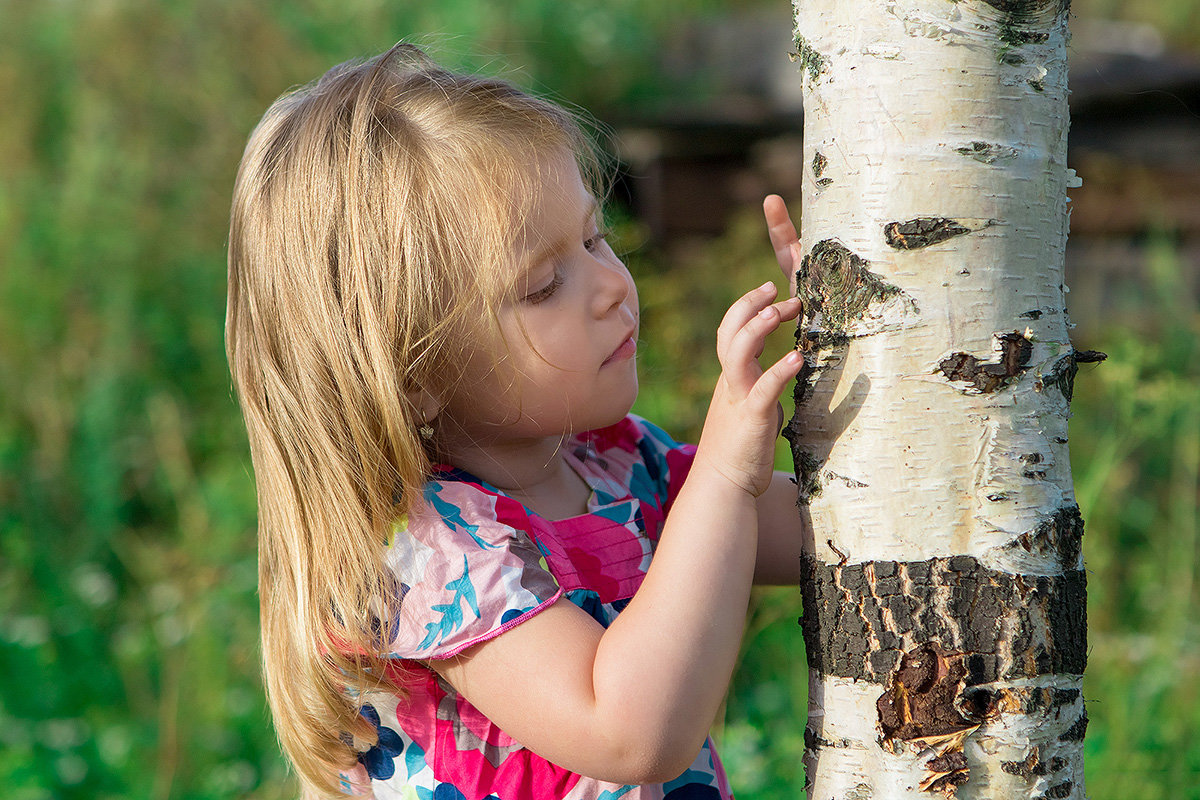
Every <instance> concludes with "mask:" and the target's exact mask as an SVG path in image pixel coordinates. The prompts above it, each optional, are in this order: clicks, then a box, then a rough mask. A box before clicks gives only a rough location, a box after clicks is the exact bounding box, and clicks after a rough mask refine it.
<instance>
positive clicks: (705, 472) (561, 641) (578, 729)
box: [431, 284, 801, 784]
mask: <svg viewBox="0 0 1200 800" xmlns="http://www.w3.org/2000/svg"><path fill="white" fill-rule="evenodd" d="M774 296H775V292H774V287H773V286H770V284H766V285H764V286H763V287H760V288H759V289H756V290H755V291H753V292H750V293H749V294H747V295H745V296H744V297H742V298H741V299H740V300H738V301H737V302H736V303H734V305H733V306H732V307H731V308H730V310H729V312H728V313H727V314H726V315H725V319H724V321H723V322H722V323H721V327H720V328H719V329H718V332H717V353H718V356H719V357H720V360H721V365H722V374H721V377H720V378H719V379H718V382H717V387H716V390H715V391H714V394H713V400H712V404H711V405H710V407H709V413H708V417H707V419H706V421H705V425H704V431H703V434H702V435H701V438H700V444H699V446H698V447H697V451H696V457H695V461H694V463H693V466H692V468H691V471H690V473H689V475H688V477H687V479H686V481H685V482H684V484H683V486H682V487H681V488H680V491H679V494H678V496H677V497H676V498H675V502H674V505H673V506H672V508H671V511H670V513H669V514H668V516H667V520H666V522H665V524H664V527H663V531H662V535H661V537H660V540H659V543H658V547H657V549H656V551H655V555H654V560H653V561H652V563H651V565H650V568H649V570H648V572H647V574H646V577H645V580H644V581H643V582H642V585H641V588H640V589H639V590H638V591H637V594H636V595H635V596H634V597H633V599H632V600H631V601H630V603H629V605H628V606H627V607H626V608H625V610H624V611H622V612H621V614H620V616H618V617H617V619H616V620H615V621H614V622H613V623H612V625H611V626H610V627H609V628H607V629H604V628H602V627H601V626H600V625H599V624H597V623H596V622H595V621H594V620H593V619H592V618H591V617H590V616H588V615H587V614H586V613H584V612H583V611H581V610H580V609H579V608H577V607H576V606H574V605H572V604H571V603H570V602H568V601H559V602H557V603H555V604H554V605H553V606H551V607H550V608H548V609H547V610H545V611H543V612H542V613H541V614H539V615H537V616H536V617H533V618H532V619H529V620H527V621H525V622H523V623H522V624H520V625H518V626H516V627H514V628H513V629H512V630H509V631H507V632H506V633H504V634H503V635H502V636H498V637H496V638H495V639H492V640H489V641H487V642H484V643H481V644H479V645H476V646H475V647H473V648H471V649H469V650H467V651H466V652H465V653H463V654H462V655H461V656H458V657H456V658H453V659H447V660H444V661H435V662H431V666H432V667H433V668H434V669H436V670H437V671H438V672H439V673H440V674H442V675H443V676H444V677H445V678H446V679H447V680H448V681H449V682H450V683H451V684H452V685H453V686H454V687H455V688H456V689H457V690H458V691H459V692H460V693H462V694H463V695H464V696H465V697H466V698H467V699H468V700H469V701H470V702H471V703H472V704H473V705H475V706H476V707H477V708H478V709H479V710H480V711H482V712H483V713H484V714H485V715H486V716H487V717H488V718H489V719H491V720H492V721H493V722H494V723H495V724H496V725H498V726H499V727H500V728H501V729H503V730H504V731H505V732H506V733H508V734H509V735H510V736H512V737H513V738H515V739H516V740H517V741H519V742H521V743H522V744H524V745H525V746H526V747H529V748H530V749H531V750H533V751H534V752H536V753H538V754H539V755H541V756H542V757H544V758H546V759H548V760H550V761H552V762H554V763H556V764H558V765H560V766H562V767H565V768H567V769H569V770H572V771H574V772H579V773H581V774H584V775H589V776H591V777H594V778H597V779H601V780H606V781H611V782H614V783H623V784H642V783H661V782H664V781H667V780H670V779H672V778H675V777H677V776H678V775H680V774H681V773H682V772H683V771H684V770H685V769H686V768H687V767H688V766H689V765H690V764H691V762H692V760H693V759H694V758H695V756H696V753H697V752H699V750H700V747H701V745H702V743H703V741H704V738H705V736H706V735H707V733H708V729H709V726H710V725H711V724H712V720H713V718H714V717H715V716H716V712H717V709H718V706H719V705H720V702H721V699H722V698H723V696H724V694H725V690H726V687H727V685H728V683H729V678H730V674H731V673H732V671H733V665H734V662H735V660H736V657H737V652H738V647H739V644H740V640H741V635H742V627H743V622H744V619H745V613H746V605H747V601H748V599H749V593H750V585H751V582H752V579H753V576H754V570H755V560H756V559H755V554H756V549H757V545H758V526H759V518H758V514H759V497H760V496H761V495H763V494H764V493H766V492H767V491H769V487H770V485H771V482H772V470H771V466H772V465H771V462H772V458H773V454H774V442H775V438H776V436H777V431H778V428H777V425H778V416H777V410H776V405H777V402H778V398H779V396H780V394H781V393H782V392H783V389H784V387H785V386H786V385H787V384H788V382H789V381H790V380H791V379H792V378H794V377H795V375H796V372H797V371H798V370H799V368H800V363H801V361H800V359H799V357H798V355H797V354H789V355H787V356H785V357H784V358H783V359H781V360H780V361H779V362H777V363H776V364H774V365H773V366H771V367H770V368H769V369H768V370H767V371H766V372H765V373H764V372H763V371H762V369H761V368H760V367H759V365H758V360H757V359H758V355H759V353H761V351H762V347H763V340H764V338H765V337H766V335H767V334H768V333H770V332H771V331H773V330H775V329H776V328H777V327H778V326H779V324H780V323H781V322H783V321H784V320H788V319H792V318H794V317H795V316H796V313H797V311H798V303H797V302H796V301H795V300H793V299H789V300H785V301H783V302H780V303H772V302H771V301H772V300H773V299H774Z"/></svg>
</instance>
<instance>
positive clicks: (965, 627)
mask: <svg viewBox="0 0 1200 800" xmlns="http://www.w3.org/2000/svg"><path fill="white" fill-rule="evenodd" d="M1065 2H1066V0H957V2H955V1H952V0H795V3H796V14H797V37H796V44H797V51H798V52H797V60H798V61H799V62H800V66H801V71H802V73H803V80H804V83H805V94H804V111H805V127H804V156H805V163H806V172H805V176H804V177H805V180H804V189H803V226H802V234H801V248H802V250H803V252H804V254H805V255H804V258H803V261H802V263H801V265H800V268H799V271H798V274H797V282H798V291H799V294H800V295H801V297H803V298H804V300H805V307H806V312H805V316H804V318H803V319H802V321H801V329H800V331H801V332H800V334H799V338H800V341H801V346H802V348H803V349H806V350H808V359H809V362H810V367H808V368H806V373H805V374H804V375H802V376H801V380H800V381H799V383H798V385H797V392H796V393H797V414H796V417H795V418H794V419H793V420H792V422H791V423H790V424H789V427H788V436H789V439H790V440H791V442H792V449H793V455H794V456H795V459H796V464H797V474H798V479H799V483H800V500H801V508H802V513H804V514H806V515H808V516H809V517H810V522H811V530H812V531H813V540H812V541H811V542H809V543H808V544H809V547H808V548H807V550H808V552H807V554H806V556H805V565H804V566H805V569H804V579H803V584H802V592H803V602H804V618H803V625H804V635H805V641H806V648H807V651H808V659H809V668H810V699H809V720H808V727H807V729H806V730H805V743H806V753H805V760H806V767H807V775H808V792H809V797H810V798H813V800H830V798H836V799H837V800H843V799H844V800H867V798H876V799H878V798H916V797H929V796H936V795H937V794H938V793H941V794H945V795H947V796H952V797H955V796H956V797H960V798H981V799H982V798H988V799H989V800H1007V799H1009V798H1078V799H1079V800H1082V798H1084V796H1085V795H1084V787H1083V736H1084V731H1085V728H1086V726H1087V714H1086V712H1085V709H1084V702H1083V698H1082V695H1081V692H1080V686H1081V679H1082V673H1083V669H1084V663H1085V661H1086V610H1085V577H1084V572H1083V569H1082V566H1083V565H1082V558H1081V536H1082V533H1083V521H1082V519H1081V518H1080V515H1079V508H1078V506H1077V505H1076V503H1075V500H1074V492H1073V488H1072V483H1071V473H1070V467H1069V464H1068V456H1067V416H1068V404H1069V401H1070V398H1071V392H1072V388H1073V381H1074V377H1075V371H1076V365H1077V363H1078V362H1079V361H1083V360H1090V359H1095V358H1098V357H1100V356H1099V354H1092V353H1080V352H1077V351H1076V350H1075V349H1074V348H1073V347H1072V345H1071V342H1070V339H1069V336H1068V328H1069V327H1070V326H1069V323H1068V321H1067V315H1066V308H1065V302H1064V293H1065V292H1066V291H1067V289H1066V287H1065V286H1064V285H1063V256H1064V248H1065V245H1066V234H1067V218H1068V213H1067V202H1068V201H1067V198H1066V189H1067V188H1068V187H1069V186H1072V185H1078V184H1077V182H1076V180H1075V178H1074V175H1073V174H1072V173H1071V171H1070V170H1068V169H1067V165H1066V141H1067V102H1066V97H1067V91H1066V74H1067V62H1066V39H1067V8H1066V5H1065Z"/></svg>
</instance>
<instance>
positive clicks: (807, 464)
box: [792, 441, 825, 506]
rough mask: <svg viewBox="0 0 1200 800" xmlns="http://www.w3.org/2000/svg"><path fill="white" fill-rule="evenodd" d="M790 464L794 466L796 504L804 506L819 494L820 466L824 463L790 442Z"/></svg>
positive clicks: (811, 453) (808, 451)
mask: <svg viewBox="0 0 1200 800" xmlns="http://www.w3.org/2000/svg"><path fill="white" fill-rule="evenodd" d="M792 463H793V464H795V465H796V487H797V504H798V505H801V506H806V505H808V504H809V502H811V501H812V499H813V498H814V497H817V496H819V495H820V494H821V478H820V472H821V466H822V465H823V464H824V463H825V462H823V461H821V459H819V458H817V457H816V455H814V454H813V452H812V451H811V450H808V449H805V448H803V447H800V446H799V445H798V444H797V443H796V442H795V441H793V442H792Z"/></svg>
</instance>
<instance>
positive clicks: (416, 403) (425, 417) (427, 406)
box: [404, 389, 446, 425]
mask: <svg viewBox="0 0 1200 800" xmlns="http://www.w3.org/2000/svg"><path fill="white" fill-rule="evenodd" d="M404 396H405V398H407V399H408V402H409V403H411V404H412V407H413V408H414V409H416V412H417V423H418V424H419V425H424V424H426V423H429V422H432V421H433V420H434V419H435V418H436V417H437V415H438V414H440V413H441V411H442V409H443V408H444V407H445V405H446V404H445V403H444V402H442V399H441V398H440V397H438V396H437V395H436V394H434V393H433V392H431V391H429V390H428V389H412V390H410V391H406V392H405V393H404Z"/></svg>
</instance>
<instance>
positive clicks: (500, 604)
mask: <svg viewBox="0 0 1200 800" xmlns="http://www.w3.org/2000/svg"><path fill="white" fill-rule="evenodd" d="M497 500H498V498H497V496H496V495H494V494H491V493H489V492H487V491H485V490H483V489H482V488H481V487H479V486H478V485H475V484H470V483H462V482H455V481H445V482H441V481H431V482H430V483H429V484H427V486H426V489H425V503H424V504H423V505H422V506H421V507H419V508H418V509H415V510H414V511H413V513H412V514H411V515H410V516H409V518H408V519H406V520H400V521H399V522H398V523H397V525H396V530H395V536H394V537H393V542H392V543H391V545H390V547H389V548H388V552H387V563H388V565H389V567H390V568H391V570H392V572H393V573H394V574H395V576H396V578H397V580H398V582H399V584H400V593H401V598H402V600H401V603H400V610H399V616H398V618H397V619H396V620H395V627H394V628H393V630H394V631H395V635H394V638H393V640H392V643H391V646H390V650H391V652H390V654H389V655H390V656H391V657H394V658H403V659H415V660H422V659H431V658H449V657H450V656H453V655H456V654H458V653H461V652H462V651H463V650H465V649H467V648H468V647H471V646H472V645H475V644H479V643H480V642H484V641H487V640H488V639H491V638H493V637H495V636H498V635H499V634H501V633H503V632H504V631H506V630H508V629H509V628H512V627H513V626H515V625H519V624H521V623H522V622H524V621H525V620H527V619H529V618H530V617H532V616H534V615H536V614H537V613H539V612H540V611H542V610H544V609H545V608H547V607H548V606H550V605H551V604H553V603H554V601H555V600H557V599H558V598H559V596H561V594H562V590H561V589H560V587H559V585H558V582H557V581H556V580H555V579H554V576H553V575H552V574H551V573H550V570H549V568H548V566H547V564H546V560H545V558H544V557H543V555H542V553H541V551H540V550H539V549H538V547H537V545H536V544H534V542H533V540H532V539H531V538H530V536H529V534H528V532H527V531H524V530H521V529H519V528H517V527H514V526H513V525H510V524H506V523H504V522H501V521H500V520H499V519H498V518H497V513H496V503H497Z"/></svg>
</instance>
